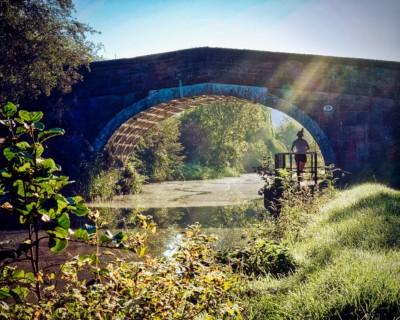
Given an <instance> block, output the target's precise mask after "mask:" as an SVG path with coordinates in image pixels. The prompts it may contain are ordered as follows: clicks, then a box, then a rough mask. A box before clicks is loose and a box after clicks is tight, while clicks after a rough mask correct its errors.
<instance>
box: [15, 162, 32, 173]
mask: <svg viewBox="0 0 400 320" xmlns="http://www.w3.org/2000/svg"><path fill="white" fill-rule="evenodd" d="M30 168H31V164H30V163H29V162H25V163H24V165H22V166H20V167H17V172H26V171H29V169H30Z"/></svg>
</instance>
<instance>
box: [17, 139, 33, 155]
mask: <svg viewBox="0 0 400 320" xmlns="http://www.w3.org/2000/svg"><path fill="white" fill-rule="evenodd" d="M15 145H16V146H17V147H18V148H19V149H21V150H22V151H26V152H31V151H32V147H31V145H30V144H29V143H28V142H26V141H21V142H18V143H17V144H15Z"/></svg>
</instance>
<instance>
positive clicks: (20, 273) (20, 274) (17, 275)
mask: <svg viewBox="0 0 400 320" xmlns="http://www.w3.org/2000/svg"><path fill="white" fill-rule="evenodd" d="M11 277H12V279H14V280H18V279H22V278H24V277H25V272H24V270H16V271H14V272H13V273H12V275H11Z"/></svg>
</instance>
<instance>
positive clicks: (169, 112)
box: [96, 95, 248, 164]
mask: <svg viewBox="0 0 400 320" xmlns="http://www.w3.org/2000/svg"><path fill="white" fill-rule="evenodd" d="M226 101H236V102H241V103H248V101H246V100H244V99H239V98H233V97H225V96H216V95H209V96H197V97H193V98H192V97H190V98H181V99H175V100H170V101H168V102H164V103H160V104H158V105H156V106H154V107H151V108H149V109H147V110H145V111H142V112H140V113H139V114H137V115H136V116H133V117H131V118H129V119H128V120H127V121H126V122H124V123H122V125H121V126H120V127H119V128H118V129H116V131H115V132H114V133H113V134H112V135H111V138H110V139H109V140H108V142H107V144H106V145H105V146H104V147H103V146H102V145H101V143H99V144H96V147H97V148H98V149H100V150H101V149H102V147H103V148H104V150H105V151H106V152H108V154H110V155H112V156H113V158H114V159H115V160H119V162H120V163H121V164H123V163H124V162H125V160H126V158H127V157H128V156H129V154H130V153H131V152H132V150H133V148H134V147H135V146H136V145H137V144H138V142H139V140H140V137H142V136H143V134H144V133H146V132H148V131H150V130H152V128H153V127H154V126H155V125H157V123H159V122H161V121H163V120H165V119H167V118H170V117H171V116H174V115H176V114H179V113H180V112H183V111H185V110H189V109H192V108H196V107H199V106H204V105H207V104H211V103H218V102H220V103H223V102H226Z"/></svg>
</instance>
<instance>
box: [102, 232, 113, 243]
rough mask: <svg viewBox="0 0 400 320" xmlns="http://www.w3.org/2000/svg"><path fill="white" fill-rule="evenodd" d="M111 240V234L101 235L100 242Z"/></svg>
mask: <svg viewBox="0 0 400 320" xmlns="http://www.w3.org/2000/svg"><path fill="white" fill-rule="evenodd" d="M111 240H112V238H111V237H109V236H108V235H106V234H103V235H102V236H101V237H100V243H105V242H110V241H111Z"/></svg>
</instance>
